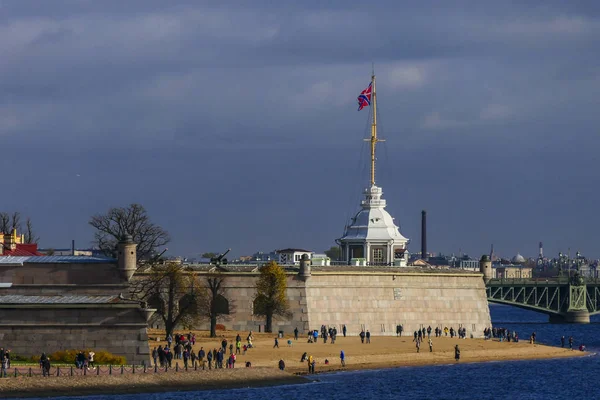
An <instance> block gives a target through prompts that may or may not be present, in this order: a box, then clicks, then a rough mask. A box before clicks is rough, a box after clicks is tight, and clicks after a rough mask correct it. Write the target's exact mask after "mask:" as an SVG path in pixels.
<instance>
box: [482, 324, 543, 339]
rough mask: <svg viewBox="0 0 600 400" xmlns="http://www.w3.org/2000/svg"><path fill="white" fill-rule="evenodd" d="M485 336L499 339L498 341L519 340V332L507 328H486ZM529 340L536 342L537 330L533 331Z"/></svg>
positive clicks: (485, 337)
mask: <svg viewBox="0 0 600 400" xmlns="http://www.w3.org/2000/svg"><path fill="white" fill-rule="evenodd" d="M483 338H484V339H488V340H489V339H492V338H494V339H498V341H500V342H504V341H507V342H515V343H516V342H518V341H519V334H518V333H517V331H514V330H513V331H512V332H511V331H510V329H507V328H495V327H494V328H491V329H490V328H485V329H484V330H483ZM529 341H530V342H531V343H535V332H533V333H532V334H531V336H530V337H529Z"/></svg>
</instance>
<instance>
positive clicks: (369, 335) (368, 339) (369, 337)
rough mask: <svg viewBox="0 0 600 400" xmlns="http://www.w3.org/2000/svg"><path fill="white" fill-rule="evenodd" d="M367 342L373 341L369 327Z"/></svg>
mask: <svg viewBox="0 0 600 400" xmlns="http://www.w3.org/2000/svg"><path fill="white" fill-rule="evenodd" d="M367 343H371V332H369V330H368V329H367Z"/></svg>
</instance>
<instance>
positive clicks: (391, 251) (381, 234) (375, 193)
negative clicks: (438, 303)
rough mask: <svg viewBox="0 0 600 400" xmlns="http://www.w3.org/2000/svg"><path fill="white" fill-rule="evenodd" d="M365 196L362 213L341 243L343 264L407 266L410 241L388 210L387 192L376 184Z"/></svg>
mask: <svg viewBox="0 0 600 400" xmlns="http://www.w3.org/2000/svg"><path fill="white" fill-rule="evenodd" d="M364 194H365V199H364V200H362V201H361V210H360V211H359V212H358V213H357V214H356V215H355V216H354V218H352V219H351V221H350V224H349V225H347V226H346V229H345V230H344V236H342V237H341V238H339V239H338V240H337V243H338V244H339V245H340V248H341V257H342V259H343V261H346V262H348V264H349V265H395V266H406V265H407V262H408V251H407V248H406V245H407V244H408V239H407V238H405V237H404V236H403V235H402V234H401V233H400V229H399V227H398V226H397V225H396V224H395V222H394V218H392V216H391V215H390V214H389V213H388V212H387V211H386V210H385V207H386V201H385V200H384V199H382V198H381V196H382V194H383V191H382V190H381V188H380V187H378V186H375V185H372V186H371V187H370V188H367V189H365V191H364Z"/></svg>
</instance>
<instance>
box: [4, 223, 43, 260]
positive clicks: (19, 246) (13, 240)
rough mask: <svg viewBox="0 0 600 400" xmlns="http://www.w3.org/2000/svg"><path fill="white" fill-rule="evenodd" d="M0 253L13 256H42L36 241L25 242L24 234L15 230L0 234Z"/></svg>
mask: <svg viewBox="0 0 600 400" xmlns="http://www.w3.org/2000/svg"><path fill="white" fill-rule="evenodd" d="M0 255H2V256H13V257H32V256H42V255H43V254H42V253H40V252H39V251H38V248H37V243H25V238H24V235H18V234H17V230H16V229H13V230H12V232H11V233H9V234H6V235H3V234H0Z"/></svg>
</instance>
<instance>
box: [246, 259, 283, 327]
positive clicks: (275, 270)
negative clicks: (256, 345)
mask: <svg viewBox="0 0 600 400" xmlns="http://www.w3.org/2000/svg"><path fill="white" fill-rule="evenodd" d="M259 271H260V276H259V278H258V280H257V282H256V296H255V298H254V314H255V315H261V316H264V317H265V319H266V321H265V332H272V331H273V317H274V316H283V317H289V316H290V313H289V311H288V308H289V307H288V302H287V297H286V293H285V292H286V288H287V279H286V275H285V271H284V270H283V268H282V267H281V266H280V265H279V264H277V263H276V262H275V261H271V262H269V263H268V264H264V265H263V266H262V267H260V270H259Z"/></svg>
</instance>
